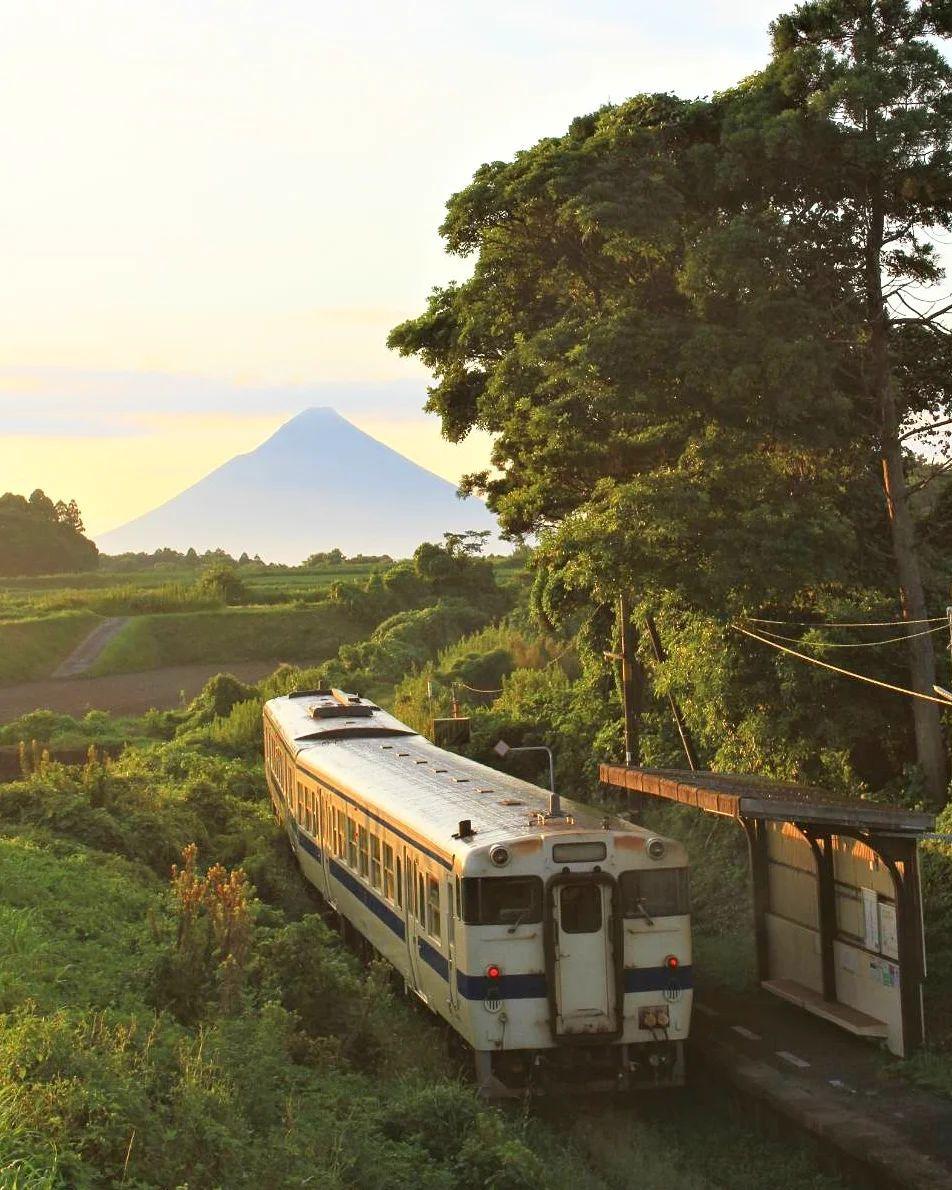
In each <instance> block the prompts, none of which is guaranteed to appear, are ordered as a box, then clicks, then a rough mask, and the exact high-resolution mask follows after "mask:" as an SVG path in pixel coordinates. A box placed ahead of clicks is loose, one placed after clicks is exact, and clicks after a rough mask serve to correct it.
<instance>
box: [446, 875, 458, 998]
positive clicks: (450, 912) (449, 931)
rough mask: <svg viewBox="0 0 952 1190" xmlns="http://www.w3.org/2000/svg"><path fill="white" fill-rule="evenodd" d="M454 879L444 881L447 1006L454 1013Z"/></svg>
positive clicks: (455, 994) (456, 990)
mask: <svg viewBox="0 0 952 1190" xmlns="http://www.w3.org/2000/svg"><path fill="white" fill-rule="evenodd" d="M454 886H455V879H454V877H453V876H448V877H447V879H446V909H447V912H446V957H447V959H448V961H449V984H450V990H449V997H448V999H449V1006H450V1008H451V1009H452V1010H453V1011H454V1012H457V1011H458V1010H459V991H458V989H457V986H456V900H455V897H454Z"/></svg>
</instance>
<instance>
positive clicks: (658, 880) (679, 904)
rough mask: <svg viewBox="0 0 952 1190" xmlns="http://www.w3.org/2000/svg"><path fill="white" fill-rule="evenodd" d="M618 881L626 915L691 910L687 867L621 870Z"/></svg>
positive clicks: (669, 914) (655, 914) (674, 913)
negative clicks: (634, 870)
mask: <svg viewBox="0 0 952 1190" xmlns="http://www.w3.org/2000/svg"><path fill="white" fill-rule="evenodd" d="M618 883H619V886H620V888H621V904H622V913H623V914H624V916H625V917H674V916H676V915H677V914H681V913H690V911H691V910H690V905H689V901H688V870H687V868H653V869H652V870H651V871H647V870H644V871H640V872H622V874H621V876H620V878H619V881H618Z"/></svg>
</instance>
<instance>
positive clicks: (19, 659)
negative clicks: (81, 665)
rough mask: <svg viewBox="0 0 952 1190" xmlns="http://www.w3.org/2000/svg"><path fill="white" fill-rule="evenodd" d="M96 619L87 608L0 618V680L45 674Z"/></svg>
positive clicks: (73, 645)
mask: <svg viewBox="0 0 952 1190" xmlns="http://www.w3.org/2000/svg"><path fill="white" fill-rule="evenodd" d="M97 623H98V620H97V617H96V616H94V615H92V614H91V613H90V612H60V613H59V614H58V615H53V616H43V617H41V618H37V619H24V620H0V683H2V684H10V683H13V682H31V681H34V680H36V679H37V678H45V677H48V676H49V675H50V674H51V673H52V672H53V670H54V669H56V667H57V665H59V663H60V662H61V661H63V660H65V659H66V658H67V657H68V656H69V654H70V653H71V652H72V651H73V649H75V648H76V646H77V645H78V644H79V643H80V642H81V641H82V640H83V639H84V637H86V636H87V635H88V634H89V633H90V632H91V631H92V630H93V628H95V627H96V625H97Z"/></svg>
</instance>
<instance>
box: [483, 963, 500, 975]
mask: <svg viewBox="0 0 952 1190" xmlns="http://www.w3.org/2000/svg"><path fill="white" fill-rule="evenodd" d="M500 975H502V971H501V970H500V969H499V967H497V966H496V964H495V963H490V964H489V966H488V967H487V968H486V978H487V979H498V978H499V976H500Z"/></svg>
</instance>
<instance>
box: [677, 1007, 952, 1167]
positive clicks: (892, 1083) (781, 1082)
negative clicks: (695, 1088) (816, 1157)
mask: <svg viewBox="0 0 952 1190" xmlns="http://www.w3.org/2000/svg"><path fill="white" fill-rule="evenodd" d="M782 990H786V991H787V992H788V993H790V994H789V997H788V998H789V1002H787V998H780V997H778V995H777V994H776V989H774V990H773V994H772V992H771V991H768V990H766V989H758V990H755V991H751V992H747V993H737V992H733V991H730V990H727V989H724V988H721V987H709V986H706V985H702V986H701V987H700V988H699V989H698V990H697V992H696V993H695V1000H694V1021H693V1027H692V1033H693V1037H692V1048H693V1049H694V1051H695V1053H696V1054H697V1057H698V1059H700V1063H699V1064H700V1066H701V1068H702V1069H701V1070H700V1071H699V1076H701V1077H703V1068H704V1067H709V1068H712V1069H716V1071H717V1072H718V1074H724V1075H725V1076H726V1077H727V1078H728V1079H729V1081H731V1082H732V1083H734V1084H735V1085H736V1086H737V1087H738V1088H739V1089H740V1090H741V1091H742V1092H744V1093H746V1094H748V1095H750V1096H751V1097H753V1098H756V1099H758V1100H760V1101H765V1102H766V1103H767V1105H768V1106H769V1107H770V1108H771V1109H772V1110H773V1112H774V1113H775V1114H776V1115H778V1116H780V1117H782V1118H784V1119H786V1120H789V1121H790V1123H791V1125H792V1126H793V1127H795V1128H798V1129H801V1130H804V1131H807V1132H809V1133H811V1134H812V1135H813V1136H814V1137H815V1138H816V1139H817V1140H818V1141H819V1142H820V1143H821V1144H827V1145H830V1146H832V1147H833V1148H836V1149H838V1150H839V1151H841V1152H843V1153H844V1154H846V1155H848V1157H849V1158H851V1159H852V1161H853V1162H854V1163H855V1164H856V1166H857V1168H860V1167H862V1168H864V1169H866V1170H868V1171H869V1173H870V1181H869V1183H868V1184H870V1185H875V1186H883V1187H906V1186H908V1187H917V1188H921V1190H939V1188H940V1187H943V1188H952V1100H948V1099H944V1098H942V1097H940V1096H938V1095H933V1094H931V1093H930V1092H928V1091H925V1090H922V1089H920V1088H917V1087H915V1086H912V1085H911V1084H910V1083H908V1082H907V1081H905V1080H904V1079H903V1078H901V1077H900V1074H899V1069H898V1067H899V1062H898V1060H897V1059H896V1058H893V1057H892V1056H891V1055H890V1054H888V1053H887V1052H886V1051H885V1049H884V1047H883V1046H882V1044H881V1043H878V1042H877V1041H876V1040H873V1039H869V1038H866V1037H862V1036H857V1035H851V1034H850V1033H849V1032H844V1031H843V1028H842V1023H832V1022H828V1021H826V1020H823V1019H820V1018H819V1017H817V1016H808V1015H807V1014H805V1013H804V1012H803V1008H802V1006H800V1005H798V1002H797V997H796V996H795V994H794V993H793V992H791V990H790V989H782Z"/></svg>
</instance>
